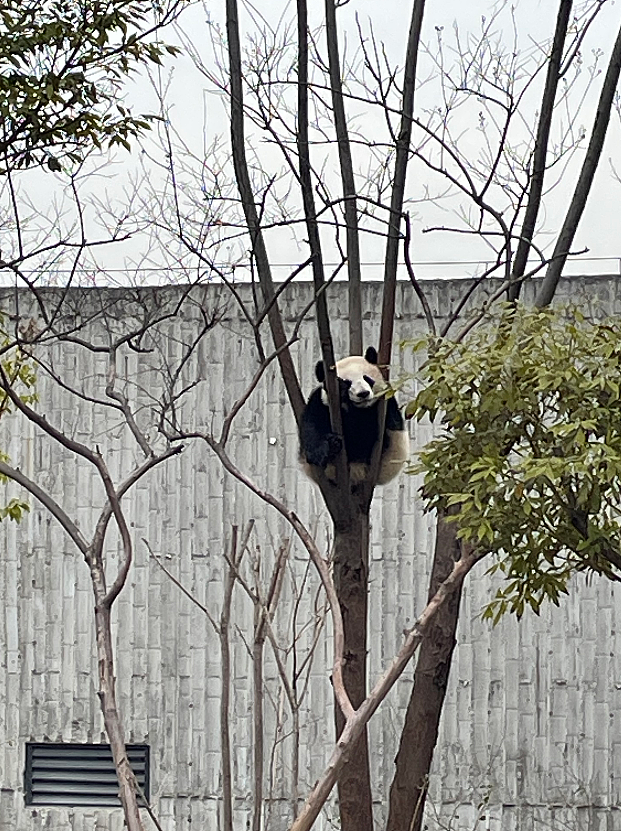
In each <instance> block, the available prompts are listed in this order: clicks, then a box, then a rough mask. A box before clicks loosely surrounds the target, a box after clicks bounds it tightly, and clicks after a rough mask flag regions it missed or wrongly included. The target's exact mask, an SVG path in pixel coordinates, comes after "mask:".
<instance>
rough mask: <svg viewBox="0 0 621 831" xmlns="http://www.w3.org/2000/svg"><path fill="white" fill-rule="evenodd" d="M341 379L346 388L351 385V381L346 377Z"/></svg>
mask: <svg viewBox="0 0 621 831" xmlns="http://www.w3.org/2000/svg"><path fill="white" fill-rule="evenodd" d="M342 380H343V386H344V387H345V389H346V390H348V389H349V388H350V387H351V381H350V380H349V379H348V378H343V379H342Z"/></svg>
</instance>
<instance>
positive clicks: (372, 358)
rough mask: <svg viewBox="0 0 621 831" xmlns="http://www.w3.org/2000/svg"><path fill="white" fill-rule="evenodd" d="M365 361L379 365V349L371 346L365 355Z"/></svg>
mask: <svg viewBox="0 0 621 831" xmlns="http://www.w3.org/2000/svg"><path fill="white" fill-rule="evenodd" d="M364 359H365V361H368V362H369V363H370V364H376V363H377V349H374V348H373V347H372V346H369V348H368V349H367V351H366V352H365V353H364Z"/></svg>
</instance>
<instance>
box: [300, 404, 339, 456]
mask: <svg viewBox="0 0 621 831" xmlns="http://www.w3.org/2000/svg"><path fill="white" fill-rule="evenodd" d="M300 445H301V450H302V454H303V456H304V458H305V459H306V461H307V462H308V463H309V464H310V465H316V466H317V467H321V468H324V469H325V467H326V466H327V464H328V463H329V462H331V461H333V460H334V459H335V458H336V457H337V456H338V454H339V453H340V451H341V447H342V446H343V442H342V440H341V439H340V437H339V436H337V435H336V433H334V432H333V431H332V424H331V422H330V412H329V410H328V408H327V407H326V405H325V404H323V402H322V401H321V389H317V390H315V392H314V393H313V394H312V395H311V397H310V398H309V399H308V404H307V405H306V407H305V409H304V412H303V413H302V420H301V423H300Z"/></svg>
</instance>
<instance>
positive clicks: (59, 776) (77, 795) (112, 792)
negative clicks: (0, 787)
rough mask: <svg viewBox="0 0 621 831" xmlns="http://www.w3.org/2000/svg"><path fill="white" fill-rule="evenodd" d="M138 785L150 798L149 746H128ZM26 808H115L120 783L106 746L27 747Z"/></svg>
mask: <svg viewBox="0 0 621 831" xmlns="http://www.w3.org/2000/svg"><path fill="white" fill-rule="evenodd" d="M127 756H128V758H129V761H130V764H131V766H132V770H133V771H134V773H135V774H136V779H137V780H138V784H139V785H140V787H141V788H142V790H143V791H144V794H145V796H146V798H147V799H149V746H148V745H146V744H130V745H127ZM25 792H26V805H102V806H104V805H109V806H111V807H118V806H119V805H120V804H121V802H120V800H119V784H118V781H117V778H116V771H115V769H114V762H113V761H112V752H111V750H110V745H109V744H53V743H51V742H46V743H37V742H28V743H27V744H26V771H25Z"/></svg>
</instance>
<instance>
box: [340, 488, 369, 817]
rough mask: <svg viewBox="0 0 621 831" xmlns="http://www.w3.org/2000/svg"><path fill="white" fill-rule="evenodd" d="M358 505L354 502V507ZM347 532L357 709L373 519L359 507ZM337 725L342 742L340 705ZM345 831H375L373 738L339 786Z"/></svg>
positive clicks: (345, 592)
mask: <svg viewBox="0 0 621 831" xmlns="http://www.w3.org/2000/svg"><path fill="white" fill-rule="evenodd" d="M354 501H355V500H352V502H354ZM351 516H352V519H351V522H350V523H348V524H347V526H346V527H343V526H341V525H340V523H339V522H338V520H337V521H336V522H335V528H334V583H335V586H336V591H337V594H338V597H339V603H340V606H341V612H342V614H343V628H344V634H345V665H344V667H343V680H344V682H345V689H346V690H347V692H348V694H349V698H350V700H351V703H352V705H353V707H354V709H356V708H357V707H359V706H360V704H361V703H362V702H363V701H364V699H365V697H366V676H367V593H368V573H369V513H368V511H363V510H360V509H356V508H355V506H353V510H352V512H351ZM335 723H336V731H337V736H340V734H341V732H342V730H343V726H344V724H345V719H344V718H343V714H342V713H341V710H340V708H339V706H338V704H337V703H336V702H335ZM338 794H339V810H340V816H341V830H342V831H373V803H372V797H371V777H370V772H369V753H368V742H367V732H366V730H365V732H364V733H363V735H362V737H361V738H360V739H359V740H358V742H357V744H356V746H355V747H354V749H353V752H352V754H351V758H350V761H349V763H348V764H347V765H346V766H345V769H344V770H343V772H342V773H341V775H340V777H339V780H338Z"/></svg>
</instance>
